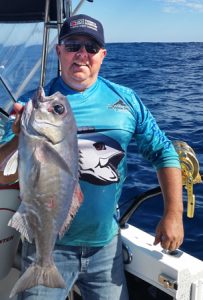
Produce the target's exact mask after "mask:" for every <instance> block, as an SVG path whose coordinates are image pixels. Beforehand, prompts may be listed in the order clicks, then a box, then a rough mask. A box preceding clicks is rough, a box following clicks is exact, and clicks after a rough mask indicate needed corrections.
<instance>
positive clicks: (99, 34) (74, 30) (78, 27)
mask: <svg viewBox="0 0 203 300" xmlns="http://www.w3.org/2000/svg"><path fill="white" fill-rule="evenodd" d="M71 35H87V36H89V37H91V38H93V39H94V40H95V41H96V42H97V43H98V44H99V45H100V46H101V47H104V46H105V41H104V29H103V26H102V24H101V23H100V22H99V21H97V20H96V19H93V18H91V17H89V16H87V15H83V14H80V15H75V16H71V17H69V18H68V19H66V20H65V21H64V23H63V26H62V27H61V31H60V34H59V42H60V41H61V40H63V39H64V38H66V37H69V36H71Z"/></svg>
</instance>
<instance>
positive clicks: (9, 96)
mask: <svg viewBox="0 0 203 300" xmlns="http://www.w3.org/2000/svg"><path fill="white" fill-rule="evenodd" d="M84 1H85V0H82V1H79V2H78V4H77V6H76V7H75V8H74V9H73V7H72V1H70V0H15V1H13V0H1V1H0V3H1V6H0V23H1V26H2V24H6V25H8V24H11V26H17V27H16V28H15V27H14V34H15V32H16V31H18V30H19V27H18V26H20V25H21V27H20V28H21V29H22V28H23V27H26V26H27V27H30V28H31V31H32V30H33V27H34V28H35V30H38V27H37V26H43V35H42V36H41V44H42V47H41V52H40V53H39V58H38V59H36V61H34V62H33V63H32V65H31V66H29V68H28V66H27V65H22V57H23V56H24V52H23V50H22V49H24V48H22V47H21V46H18V45H12V43H11V46H10V47H9V49H11V52H8V48H7V47H5V53H3V54H6V55H5V57H6V58H4V56H3V54H2V53H0V56H1V58H2V60H1V66H0V86H1V90H0V91H1V92H0V97H1V104H0V137H1V135H3V131H4V124H5V122H6V121H7V119H8V116H9V114H10V113H11V110H12V106H13V103H14V102H15V101H16V99H17V98H18V96H19V95H21V94H22V93H24V92H25V91H27V90H30V89H31V88H35V86H36V82H37V84H38V85H42V86H44V84H45V83H46V81H47V80H49V78H48V76H47V74H48V73H49V72H48V70H49V68H50V66H51V68H52V73H53V70H55V71H56V72H57V73H58V72H60V67H59V66H58V62H56V61H55V63H54V64H53V65H52V64H51V63H50V61H49V58H50V56H51V53H52V50H53V47H54V43H55V41H57V37H58V33H59V31H60V28H61V25H62V22H63V20H64V19H65V18H67V17H69V16H70V15H73V14H76V13H77V11H78V10H79V8H80V7H81V5H82V4H83V2H84ZM89 2H93V0H89ZM16 24H17V25H16ZM19 24H20V25H19ZM36 24H37V25H36ZM38 24H39V25H38ZM22 26H23V27H22ZM52 30H53V31H54V32H55V34H54V35H52ZM7 42H8V43H9V40H7ZM25 46H26V47H27V48H29V51H35V50H36V49H35V47H34V45H33V44H29V43H28V44H26V45H23V47H25ZM14 48H15V50H16V51H17V53H18V55H16V56H15V59H13V52H12V51H13V49H14ZM10 53H11V54H10ZM9 55H12V61H13V63H14V65H13V66H12V68H10V66H9V62H10V57H9ZM36 57H37V56H36ZM15 68H20V70H21V73H23V74H24V73H25V75H24V76H21V77H22V78H18V83H19V84H18V85H17V86H13V85H12V79H14V76H15V74H13V73H12V76H11V71H12V72H13V71H15ZM16 73H17V74H18V72H16ZM57 73H56V74H57ZM6 74H7V75H9V76H5V75H6ZM17 76H18V75H17ZM15 79H16V78H15ZM30 82H31V83H32V86H30ZM175 147H176V150H177V152H178V154H179V156H180V161H181V166H182V174H183V184H184V186H185V187H186V188H187V194H188V210H187V214H188V217H189V218H192V217H193V215H194V209H195V197H194V195H193V184H199V183H201V181H202V178H203V175H202V174H201V172H200V167H199V162H198V160H197V158H196V155H195V153H194V151H193V149H192V148H190V146H189V145H188V144H186V143H185V142H184V141H178V142H176V144H175ZM160 194H161V189H160V187H155V188H152V189H150V190H147V191H146V192H144V193H142V194H141V195H137V196H136V197H134V199H133V201H131V205H130V206H129V207H128V208H127V209H126V210H125V211H124V212H123V213H122V215H121V217H120V227H121V233H122V239H123V256H124V262H125V271H126V278H127V283H128V290H129V299H130V300H133V299H145V300H148V299H149V300H153V299H156V300H164V299H166V300H167V299H177V300H203V261H201V260H199V259H197V258H195V257H194V256H192V255H189V254H188V253H186V252H184V251H182V250H180V249H177V250H176V251H172V252H170V251H165V250H163V249H162V248H161V246H160V245H156V246H154V245H153V240H154V237H153V236H152V235H151V234H150V233H147V232H145V231H143V230H141V229H139V228H137V227H135V226H133V225H131V224H130V223H129V218H130V217H131V216H132V214H133V213H134V212H135V211H136V209H137V208H138V207H139V206H140V205H141V204H142V203H143V202H145V201H147V200H148V199H151V198H152V197H156V196H157V195H160ZM18 195H19V186H18V183H15V184H11V185H3V184H1V185H0V258H1V264H0V295H1V296H0V299H1V300H8V299H9V294H10V291H11V289H12V287H13V285H14V283H15V282H16V280H17V279H18V277H19V276H20V256H21V254H20V251H21V238H20V234H19V233H17V232H16V231H15V230H14V229H12V228H10V227H8V226H7V224H8V221H9V219H10V218H11V216H12V215H13V214H14V212H15V211H16V210H17V208H18V206H19V199H18ZM12 299H13V300H15V299H17V298H16V297H13V298H12ZM78 299H81V297H80V291H79V289H78V288H77V286H74V288H73V290H72V291H71V293H70V295H69V300H78Z"/></svg>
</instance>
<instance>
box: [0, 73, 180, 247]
mask: <svg viewBox="0 0 203 300" xmlns="http://www.w3.org/2000/svg"><path fill="white" fill-rule="evenodd" d="M57 91H60V92H61V93H62V94H63V95H65V96H67V101H69V103H70V105H71V107H72V110H73V112H74V116H75V119H76V123H77V126H78V144H79V169H80V186H81V189H82V192H83V194H84V201H83V204H82V205H81V207H80V209H79V211H78V213H77V214H76V216H75V218H74V219H73V222H72V223H71V226H70V228H69V229H68V231H67V232H66V233H65V235H64V237H63V238H62V239H61V240H57V243H58V244H63V245H73V246H80V245H86V246H103V245H105V244H107V243H108V242H109V241H110V240H111V239H112V238H113V236H114V235H115V234H116V233H117V232H118V222H117V217H116V215H117V213H116V212H117V203H118V200H119V198H120V195H121V191H122V186H123V183H124V181H125V178H126V154H127V147H128V145H129V142H130V141H131V140H132V138H134V141H135V143H136V145H137V149H138V151H139V152H140V153H141V154H142V155H143V156H144V158H146V159H147V160H148V161H150V162H151V163H152V165H153V166H154V167H155V169H156V170H158V169H160V168H163V167H175V168H180V163H179V157H178V155H177V153H176V151H175V149H174V147H173V145H172V142H171V141H170V140H169V139H168V138H167V137H166V136H165V134H164V132H163V131H161V130H160V128H159V127H158V125H157V123H156V121H155V119H154V118H153V116H152V115H151V113H150V112H149V110H148V109H147V108H146V107H145V106H144V104H143V103H142V101H141V100H140V99H139V97H138V96H137V95H136V93H135V92H134V91H133V90H131V89H129V88H126V87H123V86H120V85H117V84H114V83H112V82H110V81H108V80H106V79H104V78H102V77H98V79H97V81H96V83H94V84H93V85H92V86H91V87H90V88H88V89H87V90H85V91H84V92H77V91H75V90H72V89H70V88H69V87H68V86H67V85H66V84H65V83H64V81H63V80H62V78H61V77H59V78H56V79H54V80H52V81H51V82H50V83H49V84H48V85H47V86H46V87H45V94H46V95H51V94H53V93H55V92H57ZM31 94H32V93H31ZM31 94H30V95H31ZM28 100H29V95H26V96H24V97H22V98H21V99H20V100H19V102H21V103H23V104H24V103H25V102H27V101H28ZM12 122H13V120H12V119H10V120H9V121H8V123H7V125H6V132H5V135H4V136H3V139H2V141H1V142H6V141H8V140H10V139H11V138H12V137H13V133H12V130H11V124H12Z"/></svg>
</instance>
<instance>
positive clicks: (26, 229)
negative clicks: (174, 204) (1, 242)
mask: <svg viewBox="0 0 203 300" xmlns="http://www.w3.org/2000/svg"><path fill="white" fill-rule="evenodd" d="M8 226H10V227H13V228H15V229H16V230H17V231H19V232H20V234H22V235H23V237H25V238H26V239H27V240H28V242H30V243H32V240H33V232H32V229H31V227H30V226H29V222H28V219H27V217H26V213H25V210H24V204H23V203H21V205H20V207H19V209H18V211H17V212H16V213H15V214H14V215H13V216H12V218H11V219H10V220H9V222H8Z"/></svg>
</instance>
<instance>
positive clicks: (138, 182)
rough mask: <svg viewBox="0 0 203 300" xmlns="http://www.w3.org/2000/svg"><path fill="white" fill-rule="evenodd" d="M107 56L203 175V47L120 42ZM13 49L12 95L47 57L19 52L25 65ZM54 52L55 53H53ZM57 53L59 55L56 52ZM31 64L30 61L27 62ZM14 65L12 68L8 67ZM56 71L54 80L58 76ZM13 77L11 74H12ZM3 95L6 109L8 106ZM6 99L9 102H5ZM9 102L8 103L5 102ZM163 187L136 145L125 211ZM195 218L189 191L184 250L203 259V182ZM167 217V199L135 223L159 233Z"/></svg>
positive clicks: (110, 70)
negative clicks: (191, 213) (193, 155)
mask: <svg viewBox="0 0 203 300" xmlns="http://www.w3.org/2000/svg"><path fill="white" fill-rule="evenodd" d="M106 47H107V56H106V58H105V60H104V62H103V64H102V68H101V73H100V75H101V76H103V77H105V78H107V79H109V80H112V81H114V82H116V83H119V84H122V85H125V86H127V87H130V88H132V89H133V90H134V91H136V93H137V94H138V95H139V96H140V98H141V99H142V101H143V102H144V104H145V105H146V106H147V107H148V108H149V109H150V111H151V112H152V114H153V115H154V117H155V118H156V120H157V122H158V124H159V126H160V128H161V129H162V130H164V131H165V133H166V134H167V135H168V136H169V138H170V139H172V140H181V141H185V142H187V143H188V144H189V145H190V146H191V147H192V148H193V150H194V151H195V153H196V156H197V158H198V160H199V164H200V170H201V171H202V172H203V43H114V44H107V45H106ZM13 50H14V49H13V48H12V49H11V50H10V51H11V52H9V51H8V48H6V47H3V46H2V45H0V57H1V58H3V60H1V64H2V65H3V66H4V65H5V68H3V69H2V70H1V71H2V75H4V74H5V75H7V76H5V77H7V81H8V84H9V87H10V89H11V91H12V92H13V93H14V92H15V88H16V87H17V86H18V85H19V79H20V77H23V76H24V75H23V73H25V74H27V73H28V66H29V67H30V66H31V65H32V63H33V64H34V62H33V58H34V56H35V54H36V56H37V55H38V57H40V55H41V49H40V48H39V46H32V47H28V48H25V47H21V46H19V47H18V48H16V50H17V51H16V52H17V56H18V58H19V61H20V62H22V61H23V64H22V63H19V64H16V66H14V65H13V66H12V64H14V63H15V61H16V59H17V56H15V60H14V59H13V57H14V55H13ZM53 52H54V51H53ZM53 55H55V54H53ZM25 57H27V58H28V59H29V63H28V64H26V63H25V62H24V58H25ZM7 61H8V62H11V63H12V64H11V66H10V68H7V67H6V63H7ZM55 71H56V70H55V69H54V68H53V69H51V70H50V71H49V72H48V79H51V78H53V77H54V76H55V74H54V72H55ZM6 73H7V74H6ZM39 76H40V74H39V72H38V73H36V74H35V76H34V78H35V79H34V78H32V80H29V85H28V86H27V89H30V88H36V86H37V85H38V82H39V81H38V79H37V78H39ZM3 99H4V97H3V95H1V100H0V101H1V102H0V103H1V105H3ZM5 99H6V98H5ZM5 101H6V100H5ZM156 186H158V182H157V178H156V173H155V170H154V169H153V168H152V166H151V165H150V164H149V163H148V162H146V161H145V160H144V159H143V158H142V156H141V155H140V154H138V153H137V148H136V145H135V143H134V142H133V141H132V142H131V144H130V146H129V153H128V176H127V179H126V183H125V185H124V189H123V194H122V197H121V201H120V202H121V204H122V205H123V206H122V211H123V210H124V209H125V208H126V207H127V206H128V205H129V204H131V203H132V200H133V198H134V197H135V196H137V195H139V194H140V193H143V192H145V191H147V190H149V189H151V188H153V187H156ZM194 193H195V196H196V208H195V216H194V218H192V219H189V218H187V216H186V215H187V214H186V208H187V193H186V191H185V190H184V208H185V210H184V228H185V239H184V242H183V245H182V246H181V249H182V250H184V251H186V252H188V253H190V254H192V255H194V256H196V257H197V258H199V259H202V260H203V184H196V185H195V186H194ZM162 213H163V200H162V197H161V196H159V197H156V198H151V199H149V200H147V201H145V202H144V203H143V204H142V205H141V206H140V207H139V208H138V209H137V210H136V211H135V213H134V214H133V216H132V217H131V218H130V220H129V222H130V223H131V224H134V225H136V226H137V227H138V228H141V229H143V230H145V231H146V232H148V233H151V234H154V232H155V228H156V225H157V224H158V222H159V220H160V218H161V216H162Z"/></svg>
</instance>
